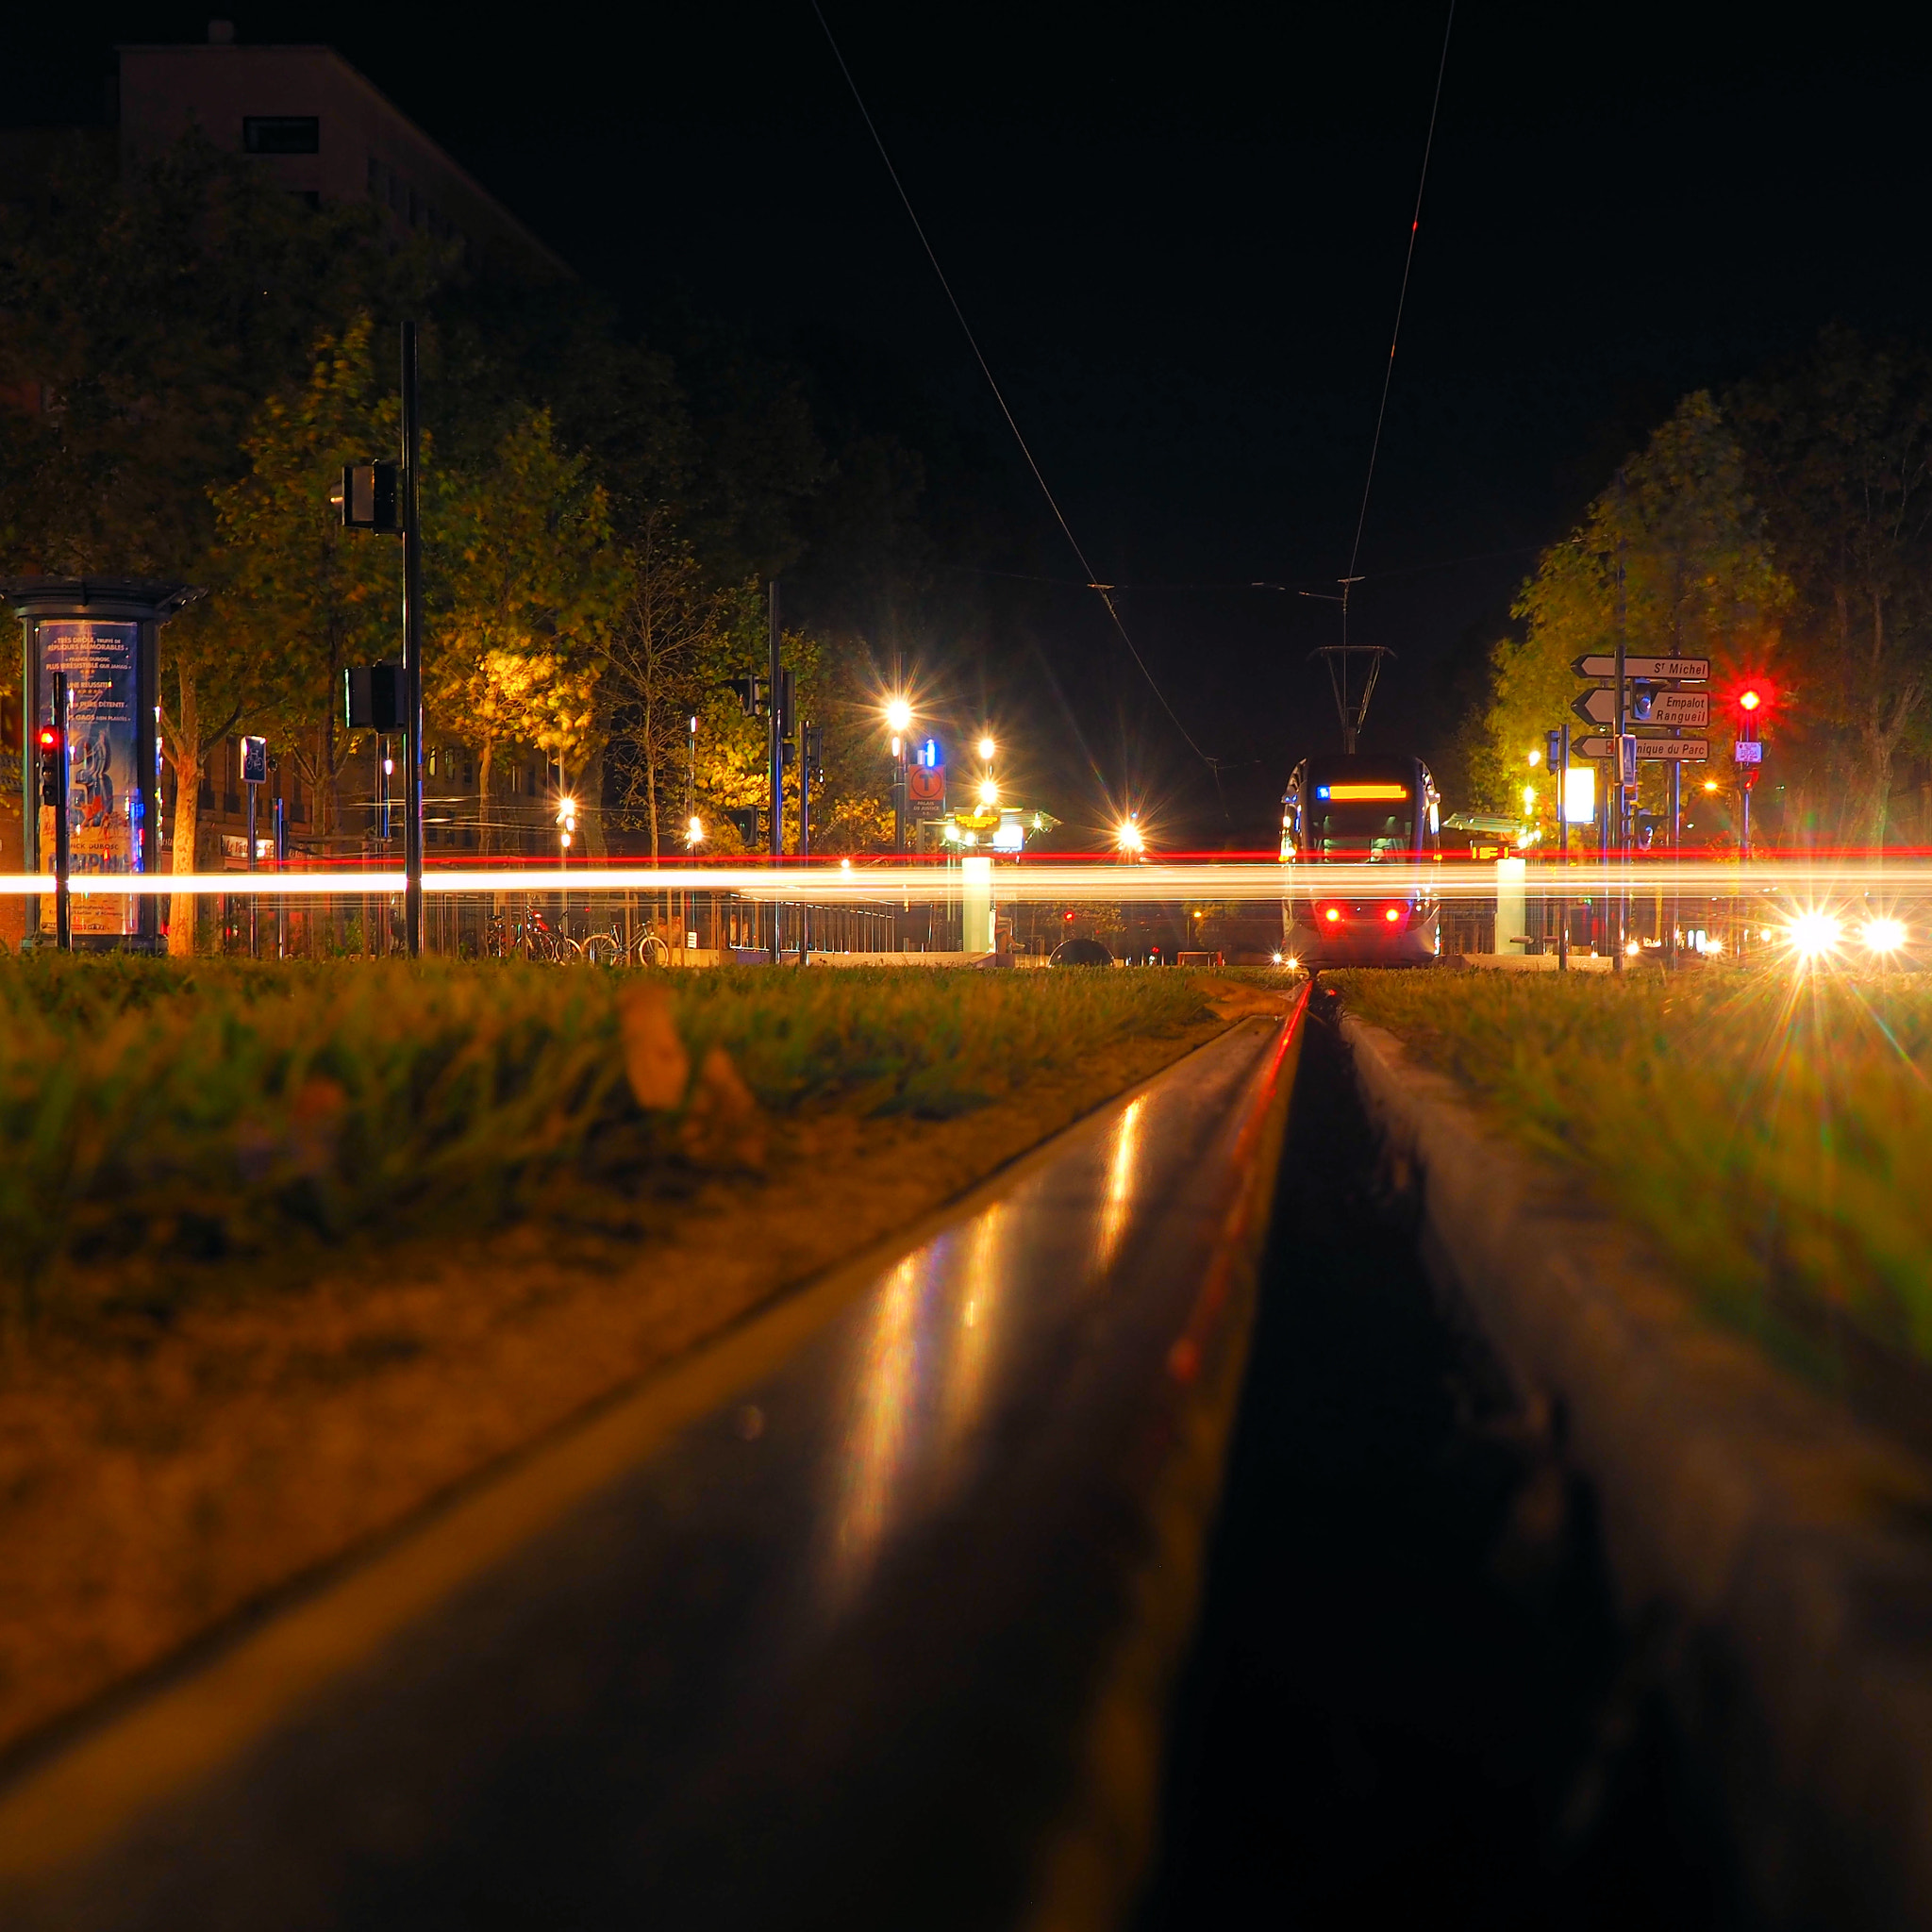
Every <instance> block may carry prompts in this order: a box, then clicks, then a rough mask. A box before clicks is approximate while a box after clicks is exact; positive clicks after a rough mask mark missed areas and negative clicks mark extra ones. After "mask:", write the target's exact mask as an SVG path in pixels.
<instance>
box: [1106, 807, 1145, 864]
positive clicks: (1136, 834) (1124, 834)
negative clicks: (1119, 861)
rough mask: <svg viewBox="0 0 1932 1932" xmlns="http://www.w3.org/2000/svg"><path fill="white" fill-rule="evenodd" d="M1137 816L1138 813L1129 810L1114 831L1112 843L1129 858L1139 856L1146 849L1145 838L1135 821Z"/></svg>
mask: <svg viewBox="0 0 1932 1932" xmlns="http://www.w3.org/2000/svg"><path fill="white" fill-rule="evenodd" d="M1138 818H1139V814H1138V813H1136V812H1131V811H1130V812H1129V813H1128V814H1127V815H1126V817H1125V818H1124V819H1123V820H1122V821H1121V822H1120V824H1119V826H1118V827H1117V828H1116V830H1115V832H1114V843H1115V844H1117V845H1118V846H1119V847H1120V849H1121V851H1122V852H1123V853H1124V855H1125V856H1126V857H1127V858H1139V857H1140V855H1141V853H1143V852H1145V851H1146V849H1147V841H1146V838H1145V836H1144V835H1143V834H1142V832H1141V827H1140V825H1139V824H1137V823H1136V821H1137V819H1138Z"/></svg>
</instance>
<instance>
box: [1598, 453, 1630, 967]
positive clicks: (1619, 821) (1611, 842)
mask: <svg viewBox="0 0 1932 1932" xmlns="http://www.w3.org/2000/svg"><path fill="white" fill-rule="evenodd" d="M1623 501H1624V473H1623V471H1621V470H1619V471H1618V472H1617V503H1618V507H1619V508H1620V509H1621V508H1622V506H1623ZM1626 615H1627V612H1626V608H1625V606H1624V539H1623V538H1622V537H1621V536H1619V537H1618V539H1617V728H1616V734H1615V738H1614V740H1613V741H1612V744H1611V752H1612V757H1611V760H1610V791H1609V805H1610V812H1609V817H1608V820H1607V824H1606V825H1605V829H1606V830H1607V832H1608V833H1609V835H1610V836H1609V837H1608V838H1607V839H1606V840H1605V841H1604V860H1605V863H1606V865H1607V866H1618V867H1619V869H1620V870H1621V863H1620V862H1621V860H1622V859H1623V858H1624V854H1625V853H1626V852H1627V851H1628V849H1629V831H1628V823H1627V819H1626V817H1625V814H1624V733H1625V732H1626V731H1628V730H1629V728H1630V717H1629V712H1628V710H1627V709H1626V708H1625V707H1626V705H1627V703H1628V693H1627V692H1626V691H1625V689H1624V672H1625V669H1626V658H1625V650H1624V646H1625V643H1626V639H1625V637H1624V619H1625V616H1626ZM1612 846H1614V847H1615V848H1616V853H1617V857H1616V858H1611V856H1610V852H1611V847H1612ZM1609 883H1610V884H1611V885H1612V890H1611V891H1610V893H1609V895H1608V899H1607V903H1606V905H1605V907H1604V924H1605V925H1606V926H1607V928H1608V929H1609V935H1610V971H1611V972H1612V973H1621V972H1623V970H1624V901H1623V898H1622V896H1621V895H1622V889H1623V885H1624V880H1623V879H1622V878H1621V877H1619V878H1616V879H1614V880H1613V881H1609Z"/></svg>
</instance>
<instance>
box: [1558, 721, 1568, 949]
mask: <svg viewBox="0 0 1932 1932" xmlns="http://www.w3.org/2000/svg"><path fill="white" fill-rule="evenodd" d="M1557 755H1558V758H1559V761H1560V762H1559V768H1558V771H1557V877H1558V878H1559V880H1560V881H1561V885H1562V890H1561V891H1559V892H1558V894H1557V972H1558V973H1567V972H1569V970H1570V727H1569V725H1567V724H1565V725H1564V726H1563V727H1562V731H1561V733H1560V734H1559V737H1558V740H1557Z"/></svg>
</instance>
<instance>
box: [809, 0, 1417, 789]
mask: <svg viewBox="0 0 1932 1932" xmlns="http://www.w3.org/2000/svg"><path fill="white" fill-rule="evenodd" d="M811 10H812V12H813V13H815V14H817V16H818V23H819V25H820V27H821V28H823V29H824V36H825V42H826V44H827V45H828V46H829V47H830V48H831V50H832V58H833V59H835V60H836V61H837V62H838V63H839V72H840V73H841V74H842V75H844V76H845V85H846V86H847V87H848V88H850V89H851V90H852V98H853V100H854V101H855V102H856V103H857V104H858V111H859V114H860V115H861V117H862V118H863V119H864V122H865V125H866V131H867V132H868V133H869V134H870V135H871V136H872V140H873V145H874V147H875V148H877V149H878V151H879V159H880V160H882V161H883V162H884V163H885V164H886V173H887V174H888V175H891V178H892V186H893V188H894V189H896V190H897V191H898V195H899V200H900V203H901V205H902V206H903V207H904V208H905V210H906V215H907V219H908V221H910V222H911V224H912V232H913V233H914V234H915V235H917V236H918V237H919V245H920V246H921V247H922V248H924V250H925V258H926V260H927V261H929V262H931V264H932V272H933V274H934V275H937V276H938V277H939V284H940V287H941V289H943V290H944V291H945V295H946V300H947V301H948V302H949V303H950V304H951V305H952V309H953V314H954V316H955V317H956V318H957V319H958V324H959V328H960V332H961V333H962V334H963V335H964V336H965V338H966V345H967V347H968V348H970V349H971V350H972V351H973V358H974V361H976V362H977V363H978V364H979V373H980V374H981V375H983V376H985V377H986V386H987V388H989V389H990V390H991V391H992V399H993V401H994V402H996V403H997V404H998V405H999V406H1000V414H1001V415H1002V416H1004V417H1005V418H1006V419H1007V427H1008V429H1010V430H1011V431H1012V432H1013V441H1015V442H1017V443H1018V444H1019V445H1020V454H1021V455H1022V456H1023V457H1024V458H1026V467H1027V468H1028V469H1029V470H1031V471H1032V472H1033V480H1034V481H1035V482H1036V483H1038V484H1039V485H1040V493H1041V495H1042V496H1043V497H1045V498H1046V505H1047V508H1049V509H1050V510H1052V511H1053V514H1054V520H1055V522H1056V523H1058V525H1059V526H1060V529H1061V531H1062V532H1063V533H1064V535H1065V537H1066V540H1067V541H1068V542H1069V543H1070V544H1071V545H1072V546H1073V551H1074V556H1075V557H1076V558H1079V560H1080V568H1081V570H1083V571H1084V572H1085V573H1086V575H1087V584H1086V588H1087V589H1088V590H1090V591H1093V592H1094V593H1095V594H1096V595H1097V596H1098V597H1099V599H1100V601H1101V602H1102V603H1103V604H1104V605H1106V606H1107V614H1108V616H1109V617H1110V618H1112V619H1113V627H1114V629H1115V630H1117V631H1119V632H1120V634H1121V642H1122V643H1124V644H1125V645H1126V647H1127V652H1128V655H1129V656H1130V657H1131V658H1133V660H1134V662H1135V663H1136V664H1138V665H1139V666H1140V667H1141V676H1142V677H1144V678H1145V679H1146V680H1147V688H1148V689H1149V690H1150V691H1152V692H1153V693H1154V695H1155V696H1156V697H1157V698H1158V699H1159V700H1160V708H1161V709H1162V710H1163V711H1165V712H1166V713H1167V715H1168V716H1169V717H1170V718H1172V719H1173V720H1174V729H1175V730H1176V731H1178V732H1179V733H1180V735H1181V736H1182V737H1183V738H1185V739H1186V740H1187V741H1188V749H1189V750H1190V751H1191V752H1192V753H1193V754H1194V756H1195V757H1196V758H1199V759H1200V760H1201V761H1202V763H1204V764H1205V765H1207V767H1208V770H1209V771H1212V770H1213V769H1214V760H1213V759H1212V758H1209V757H1208V754H1207V753H1206V752H1205V751H1203V750H1202V749H1201V747H1200V746H1199V745H1198V744H1196V743H1195V742H1194V738H1193V734H1192V733H1191V731H1190V730H1189V729H1188V727H1187V726H1186V725H1185V724H1182V723H1181V721H1180V714H1179V713H1178V712H1177V711H1176V710H1175V709H1174V707H1173V706H1172V705H1171V704H1169V703H1168V701H1167V694H1166V692H1164V691H1162V690H1161V689H1160V687H1159V685H1158V684H1157V683H1156V682H1155V681H1154V674H1153V672H1151V671H1150V670H1148V668H1147V660H1146V659H1145V658H1142V657H1141V653H1140V652H1139V651H1138V650H1137V649H1136V648H1135V645H1134V641H1133V639H1132V638H1130V637H1129V636H1128V635H1127V627H1126V625H1124V623H1123V622H1122V621H1121V613H1120V610H1119V608H1118V607H1117V606H1116V605H1115V603H1114V599H1113V591H1114V586H1113V585H1111V584H1104V583H1102V582H1100V581H1099V574H1098V573H1097V572H1096V571H1095V570H1094V568H1093V566H1092V565H1091V563H1089V562H1088V561H1087V553H1086V552H1085V551H1084V550H1082V549H1081V548H1080V540H1079V539H1078V538H1077V537H1076V536H1074V526H1073V525H1071V524H1070V523H1068V522H1067V519H1066V513H1065V512H1064V511H1063V510H1062V509H1061V508H1060V507H1059V503H1058V500H1057V499H1056V497H1055V496H1054V493H1053V491H1051V490H1050V489H1049V488H1048V487H1047V481H1046V478H1045V476H1044V475H1042V474H1041V468H1040V465H1039V463H1037V462H1036V461H1035V460H1034V457H1033V452H1032V450H1031V449H1029V448H1028V447H1027V443H1026V439H1025V437H1024V436H1023V435H1022V434H1021V433H1020V425H1019V424H1018V423H1017V422H1015V421H1014V419H1013V412H1012V410H1011V409H1010V408H1008V407H1007V399H1006V396H1005V395H1004V393H1002V391H1001V390H1000V386H999V383H998V382H997V381H996V380H995V379H994V376H993V373H992V368H991V364H989V363H988V361H987V359H986V357H985V355H984V353H983V352H982V351H981V349H980V346H979V341H978V338H977V337H975V336H974V333H973V325H972V324H971V323H969V322H968V321H967V320H966V311H965V310H964V309H963V308H960V307H959V298H958V296H957V295H955V294H954V293H953V285H952V283H951V282H949V281H948V280H947V279H946V272H945V270H944V269H942V268H941V266H940V258H939V257H938V256H937V255H936V254H934V252H933V245H932V243H931V242H928V241H927V240H926V236H925V228H924V225H923V224H922V223H921V221H920V219H919V215H918V213H917V211H916V210H915V209H914V208H913V206H912V197H911V196H910V195H909V194H908V193H907V192H906V184H905V183H904V182H903V181H901V180H900V179H899V171H898V169H897V168H895V167H893V165H892V158H891V155H890V154H889V153H887V151H886V143H885V142H884V140H883V139H882V138H881V136H880V134H879V130H878V127H877V125H876V124H875V123H874V120H873V118H872V111H871V109H870V108H867V107H866V105H865V96H864V95H863V94H862V93H860V92H859V91H858V82H857V81H856V80H854V79H853V77H852V70H851V68H849V67H848V66H846V64H845V56H844V55H843V54H841V52H840V51H839V42H838V41H837V40H836V39H835V38H834V36H833V33H832V29H831V27H830V25H827V23H826V20H825V16H824V12H823V11H822V10H821V9H820V7H819V4H818V0H812V5H811ZM1440 85H1441V83H1440V81H1439V82H1438V86H1439V87H1440Z"/></svg>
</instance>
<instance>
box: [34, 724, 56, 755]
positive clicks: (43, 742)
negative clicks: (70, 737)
mask: <svg viewBox="0 0 1932 1932" xmlns="http://www.w3.org/2000/svg"><path fill="white" fill-rule="evenodd" d="M34 742H35V743H36V744H37V745H39V746H40V748H41V749H42V751H58V750H59V749H60V730H59V727H58V725H55V724H42V726H41V728H40V730H39V732H38V733H36V735H35V738H34Z"/></svg>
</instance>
